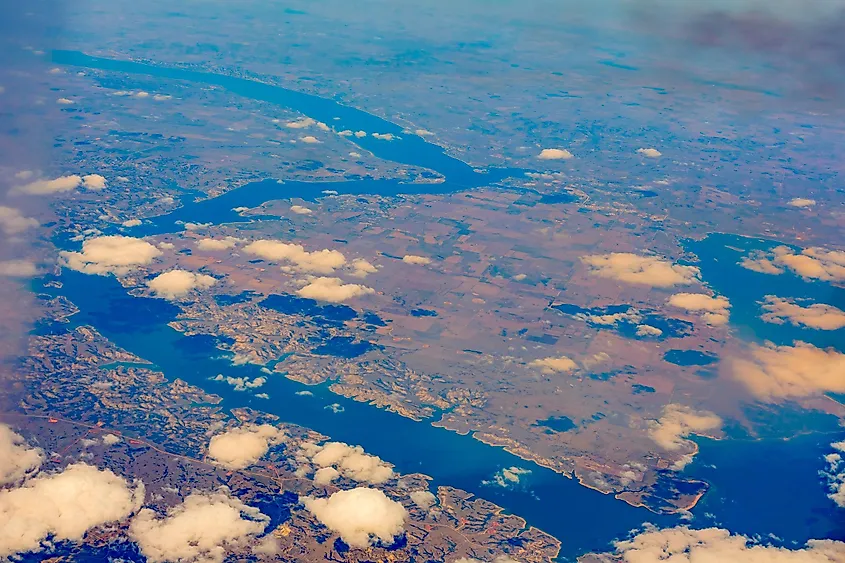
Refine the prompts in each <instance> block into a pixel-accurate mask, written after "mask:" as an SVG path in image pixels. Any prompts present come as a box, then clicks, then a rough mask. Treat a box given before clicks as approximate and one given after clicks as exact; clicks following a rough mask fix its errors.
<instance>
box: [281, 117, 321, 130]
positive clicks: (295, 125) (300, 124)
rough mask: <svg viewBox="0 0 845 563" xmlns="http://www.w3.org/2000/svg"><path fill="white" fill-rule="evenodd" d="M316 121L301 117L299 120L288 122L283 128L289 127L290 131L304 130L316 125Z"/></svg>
mask: <svg viewBox="0 0 845 563" xmlns="http://www.w3.org/2000/svg"><path fill="white" fill-rule="evenodd" d="M316 123H317V120H315V119H311V118H310V117H303V118H301V119H297V120H296V121H288V122H287V123H285V127H289V128H291V129H305V128H307V127H311V126H312V125H316Z"/></svg>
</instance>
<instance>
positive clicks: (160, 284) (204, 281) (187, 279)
mask: <svg viewBox="0 0 845 563" xmlns="http://www.w3.org/2000/svg"><path fill="white" fill-rule="evenodd" d="M215 283H217V280H216V279H214V278H213V277H211V276H207V275H205V274H195V273H194V272H188V271H186V270H170V271H169V272H165V273H163V274H159V275H157V276H156V277H154V278H153V279H151V280H150V281H148V282H147V287H149V288H150V289H151V290H152V291H153V293H155V294H156V295H157V296H158V297H164V298H165V299H177V298H179V297H184V296H185V295H187V294H188V293H190V292H191V291H193V290H194V289H208V288H209V287H211V286H212V285H214V284H215Z"/></svg>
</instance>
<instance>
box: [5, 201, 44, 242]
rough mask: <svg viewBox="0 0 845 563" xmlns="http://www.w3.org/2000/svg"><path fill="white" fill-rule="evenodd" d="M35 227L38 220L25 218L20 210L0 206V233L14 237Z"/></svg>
mask: <svg viewBox="0 0 845 563" xmlns="http://www.w3.org/2000/svg"><path fill="white" fill-rule="evenodd" d="M36 227H38V220H36V219H33V218H32V217H25V216H24V215H23V213H21V212H20V210H18V209H15V208H14V207H6V206H5V205H0V231H3V233H5V234H7V235H16V234H19V233H22V232H24V231H26V230H28V229H34V228H36Z"/></svg>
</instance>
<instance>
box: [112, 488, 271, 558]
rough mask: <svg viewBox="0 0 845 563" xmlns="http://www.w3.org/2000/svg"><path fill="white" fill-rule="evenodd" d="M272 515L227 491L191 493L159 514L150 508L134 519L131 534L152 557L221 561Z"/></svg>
mask: <svg viewBox="0 0 845 563" xmlns="http://www.w3.org/2000/svg"><path fill="white" fill-rule="evenodd" d="M269 520H270V519H269V518H268V517H267V516H265V515H264V514H262V513H261V512H260V511H259V510H258V509H256V508H253V507H250V506H247V505H245V504H243V503H242V502H241V501H239V500H238V499H234V498H231V497H229V496H228V495H225V494H222V493H218V494H196V493H195V494H192V495H190V496H189V497H187V498H186V499H185V500H184V501H183V502H182V504H180V505H178V506H175V507H173V508H171V509H170V510H169V511H168V513H167V516H165V517H163V518H159V517H158V515H157V514H156V513H155V512H154V511H152V510H150V509H148V508H145V509H144V510H142V511H140V512H139V513H138V515H137V516H136V517H135V518H133V519H132V524H131V525H130V527H129V535H130V537H131V538H132V539H133V540H134V541H135V542H136V543H137V544H138V546H139V547H140V548H141V552H142V553H143V554H144V556H145V557H146V558H147V559H148V560H149V561H154V562H157V563H158V562H163V561H180V562H182V563H189V562H202V563H210V562H214V563H222V561H223V560H224V559H225V557H226V554H227V553H228V552H230V551H232V550H234V549H241V548H244V547H245V546H246V545H248V544H249V543H251V542H252V541H253V539H254V538H255V537H256V536H257V535H258V534H261V533H262V532H263V531H264V528H265V527H266V526H267V523H268V522H269Z"/></svg>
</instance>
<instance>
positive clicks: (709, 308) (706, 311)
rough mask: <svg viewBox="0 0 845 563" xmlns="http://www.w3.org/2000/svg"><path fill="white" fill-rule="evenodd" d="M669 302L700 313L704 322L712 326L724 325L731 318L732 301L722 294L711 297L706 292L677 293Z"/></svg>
mask: <svg viewBox="0 0 845 563" xmlns="http://www.w3.org/2000/svg"><path fill="white" fill-rule="evenodd" d="M667 303H669V305H671V306H673V307H678V308H679V309H684V310H685V311H687V312H689V313H700V314H701V318H702V319H704V322H706V323H707V324H709V325H711V326H721V325H724V324H726V323H727V322H728V319H729V318H730V308H731V303H730V301H728V298H727V297H722V296H721V295H717V296H716V297H711V296H709V295H707V294H704V293H676V294H674V295H672V296H671V297H670V298H669V301H667Z"/></svg>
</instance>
